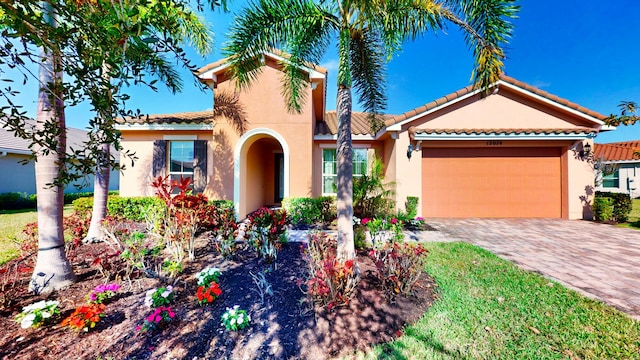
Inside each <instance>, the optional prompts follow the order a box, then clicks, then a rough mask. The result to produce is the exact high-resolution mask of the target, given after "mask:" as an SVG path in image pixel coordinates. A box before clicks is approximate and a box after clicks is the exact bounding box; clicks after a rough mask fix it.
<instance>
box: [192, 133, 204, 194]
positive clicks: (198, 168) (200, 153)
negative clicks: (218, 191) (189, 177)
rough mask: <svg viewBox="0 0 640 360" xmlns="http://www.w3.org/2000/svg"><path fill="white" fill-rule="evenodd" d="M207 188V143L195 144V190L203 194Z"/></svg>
mask: <svg viewBox="0 0 640 360" xmlns="http://www.w3.org/2000/svg"><path fill="white" fill-rule="evenodd" d="M206 186H207V141H206V140H195V141H194V142H193V190H194V191H195V192H196V193H201V192H203V191H204V189H205V187H206Z"/></svg>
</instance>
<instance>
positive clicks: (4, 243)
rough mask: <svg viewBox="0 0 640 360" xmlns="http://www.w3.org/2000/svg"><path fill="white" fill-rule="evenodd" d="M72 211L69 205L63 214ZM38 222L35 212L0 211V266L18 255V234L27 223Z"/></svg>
mask: <svg viewBox="0 0 640 360" xmlns="http://www.w3.org/2000/svg"><path fill="white" fill-rule="evenodd" d="M72 211H73V208H72V206H71V205H66V206H65V208H64V214H65V215H69V214H71V212H72ZM37 220H38V214H37V212H36V211H35V210H0V265H2V264H4V263H5V262H7V261H9V260H11V259H13V258H15V257H17V256H18V255H19V254H20V245H18V244H17V243H16V241H19V239H20V233H21V232H22V229H24V226H25V225H27V224H28V223H31V222H35V221H37Z"/></svg>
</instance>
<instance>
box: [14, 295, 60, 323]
mask: <svg viewBox="0 0 640 360" xmlns="http://www.w3.org/2000/svg"><path fill="white" fill-rule="evenodd" d="M59 304H60V302H58V301H55V300H42V301H38V302H36V303H33V304H31V305H28V306H25V307H23V308H22V312H21V313H20V314H18V315H17V316H16V321H17V322H19V323H20V327H21V328H23V329H27V328H30V327H33V328H37V327H40V325H42V324H44V323H45V322H47V321H49V319H51V318H52V317H53V316H54V315H57V314H59V313H60V311H59V310H58V305H59Z"/></svg>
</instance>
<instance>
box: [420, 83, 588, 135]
mask: <svg viewBox="0 0 640 360" xmlns="http://www.w3.org/2000/svg"><path fill="white" fill-rule="evenodd" d="M412 125H417V127H418V128H424V129H495V128H503V129H532V128H533V129H540V128H549V129H555V128H572V127H576V126H585V125H587V124H586V123H585V122H584V120H581V119H579V118H578V117H577V116H575V115H571V114H567V113H560V112H559V111H557V110H552V109H549V108H543V109H541V104H540V103H537V102H534V101H531V100H529V99H525V98H523V97H522V96H518V95H516V94H512V93H509V92H506V91H501V92H500V93H498V94H495V95H491V96H489V97H486V98H484V99H479V97H477V96H474V97H470V98H468V99H466V100H462V101H459V102H457V103H455V104H453V105H450V106H448V107H446V108H445V109H442V110H439V111H436V112H433V113H431V114H429V115H426V116H425V117H424V118H422V119H421V120H416V121H414V122H413V124H412Z"/></svg>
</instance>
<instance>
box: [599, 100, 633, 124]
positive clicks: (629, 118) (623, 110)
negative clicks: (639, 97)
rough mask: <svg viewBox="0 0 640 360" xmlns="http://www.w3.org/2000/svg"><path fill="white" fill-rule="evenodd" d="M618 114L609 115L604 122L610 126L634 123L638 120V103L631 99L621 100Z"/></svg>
mask: <svg viewBox="0 0 640 360" xmlns="http://www.w3.org/2000/svg"><path fill="white" fill-rule="evenodd" d="M618 107H619V108H620V115H614V114H611V115H609V116H608V117H607V118H606V119H605V120H604V123H605V124H607V125H611V126H620V125H634V124H635V123H636V122H638V121H639V120H640V116H639V115H638V104H636V103H635V102H633V101H622V102H620V105H618Z"/></svg>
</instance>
